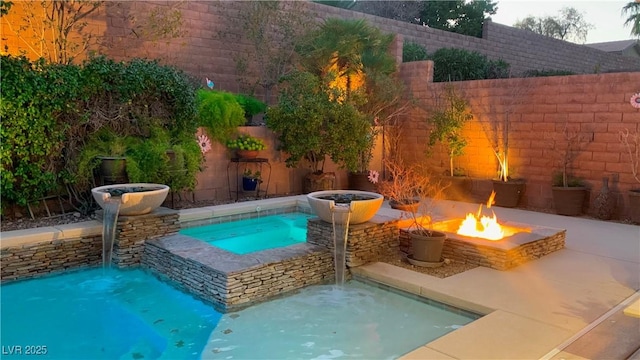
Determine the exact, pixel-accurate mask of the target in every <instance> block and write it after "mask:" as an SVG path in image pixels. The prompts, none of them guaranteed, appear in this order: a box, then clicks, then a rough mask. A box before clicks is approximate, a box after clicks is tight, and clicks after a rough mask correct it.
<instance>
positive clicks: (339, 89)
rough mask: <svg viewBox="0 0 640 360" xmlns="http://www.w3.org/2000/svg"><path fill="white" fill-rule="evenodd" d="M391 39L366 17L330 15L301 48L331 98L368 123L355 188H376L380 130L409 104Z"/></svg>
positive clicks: (353, 172)
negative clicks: (374, 172)
mask: <svg viewBox="0 0 640 360" xmlns="http://www.w3.org/2000/svg"><path fill="white" fill-rule="evenodd" d="M392 41H393V34H388V33H383V32H381V31H380V30H379V29H378V28H376V27H374V26H371V25H370V24H368V23H367V21H365V20H363V19H358V20H352V19H350V20H345V19H338V18H329V19H326V20H325V21H324V23H322V24H321V25H320V26H319V27H318V28H317V29H315V30H314V31H311V32H310V33H309V35H308V36H306V37H305V38H303V39H302V41H301V43H300V44H299V46H298V49H299V51H298V54H299V58H300V61H301V65H302V67H303V68H304V69H305V70H306V71H308V72H310V73H312V74H313V75H315V76H318V77H320V78H322V79H323V80H324V81H326V82H327V85H328V87H329V91H330V92H331V97H332V99H334V100H335V101H337V102H338V103H340V104H343V105H351V106H353V107H355V108H356V109H357V112H358V113H360V114H361V116H362V117H364V119H365V120H366V122H367V123H368V126H367V128H366V130H367V134H366V136H362V137H360V138H359V144H358V149H359V153H358V154H357V159H356V166H355V168H348V170H349V174H348V179H349V188H350V189H360V190H365V191H373V190H375V189H374V188H373V186H372V184H371V183H370V182H369V181H368V176H369V173H370V171H371V170H381V169H379V168H378V169H372V168H370V163H371V159H372V158H373V150H374V148H375V146H376V143H377V137H378V134H379V130H380V129H381V126H383V125H384V124H385V123H386V122H387V119H388V118H390V117H393V116H397V115H398V114H399V110H400V109H403V105H404V103H405V101H404V98H403V94H404V91H403V90H404V89H403V88H402V86H401V82H400V81H398V79H396V77H395V76H394V74H395V72H396V70H397V66H396V60H395V58H394V57H393V56H392V55H391V54H390V52H389V47H390V45H391V43H392ZM349 161H352V160H349Z"/></svg>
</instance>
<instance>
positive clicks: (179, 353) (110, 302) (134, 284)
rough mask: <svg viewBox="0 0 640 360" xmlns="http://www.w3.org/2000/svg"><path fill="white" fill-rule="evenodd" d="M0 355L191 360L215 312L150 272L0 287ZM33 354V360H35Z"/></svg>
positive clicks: (100, 273) (81, 274)
mask: <svg viewBox="0 0 640 360" xmlns="http://www.w3.org/2000/svg"><path fill="white" fill-rule="evenodd" d="M1 290H2V309H1V315H2V320H1V326H2V334H1V335H0V340H1V342H2V351H3V355H9V354H11V358H12V359H14V358H16V359H21V358H33V357H34V355H37V354H35V353H36V351H39V353H40V355H47V356H45V357H44V358H47V359H119V358H128V359H143V358H144V359H155V358H159V357H164V358H171V359H197V358H199V357H200V353H201V352H202V349H203V346H204V344H205V343H206V340H207V338H208V337H209V334H210V333H211V332H212V331H213V330H214V329H215V327H216V325H217V323H218V320H219V319H220V316H221V314H220V313H219V312H217V311H215V310H214V309H213V308H212V307H210V306H208V305H206V304H204V303H203V302H201V301H199V300H196V299H194V298H193V297H192V296H190V295H187V294H185V293H183V292H180V291H177V290H175V289H174V288H173V287H171V286H170V285H168V284H166V283H163V282H161V281H160V280H158V279H156V278H155V277H154V276H153V275H151V274H149V273H147V272H145V271H142V270H140V269H136V270H114V269H104V270H103V269H90V270H82V271H74V272H70V273H64V274H61V275H57V276H47V277H43V278H38V279H34V280H27V281H19V282H15V283H11V284H7V285H2V287H1ZM35 357H40V356H35Z"/></svg>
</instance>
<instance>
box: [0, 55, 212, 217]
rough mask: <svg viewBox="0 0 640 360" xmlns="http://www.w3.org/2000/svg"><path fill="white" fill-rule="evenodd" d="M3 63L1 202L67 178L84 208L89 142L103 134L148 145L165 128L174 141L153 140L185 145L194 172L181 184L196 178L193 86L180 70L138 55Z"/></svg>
mask: <svg viewBox="0 0 640 360" xmlns="http://www.w3.org/2000/svg"><path fill="white" fill-rule="evenodd" d="M1 60H2V81H1V87H2V88H1V100H2V101H1V103H0V116H2V119H3V126H2V128H1V129H0V142H1V152H0V156H1V158H0V163H1V166H2V167H1V170H2V174H1V178H2V183H1V191H2V196H3V205H5V204H13V203H15V204H19V205H25V204H26V203H27V202H29V201H31V200H37V199H39V198H42V197H43V196H45V195H47V194H48V193H50V192H52V191H53V190H55V189H57V188H58V187H59V185H60V184H61V183H62V182H63V181H64V182H66V183H67V184H70V185H73V186H74V191H73V193H74V196H75V197H76V200H79V201H81V202H83V201H84V203H83V204H79V206H80V207H81V209H88V208H89V206H88V204H89V203H90V201H91V200H90V199H91V197H90V194H88V190H89V187H90V186H91V185H92V183H93V176H92V175H93V174H92V171H91V169H92V168H93V167H95V159H93V158H91V157H90V156H89V155H90V152H91V151H94V156H95V151H97V150H96V149H95V148H94V149H93V150H92V149H91V146H90V145H91V144H90V142H91V141H92V139H94V138H96V137H97V135H96V134H97V133H98V131H105V132H107V131H110V132H112V133H113V134H114V138H115V139H130V138H132V139H137V140H138V141H139V142H141V143H144V142H145V141H155V140H157V139H156V138H155V136H156V135H154V134H156V133H157V130H158V129H164V130H163V131H166V132H167V135H166V139H167V140H169V139H170V141H169V143H168V144H165V143H163V145H160V144H156V145H157V146H158V148H159V147H161V146H167V147H166V148H164V149H163V151H166V150H167V149H169V148H173V147H175V148H176V149H179V151H181V150H182V149H184V151H183V156H184V157H185V166H186V167H187V168H188V169H190V170H189V171H186V172H184V174H186V175H185V176H186V177H191V179H183V180H184V181H182V183H183V184H194V183H195V171H193V169H194V168H197V167H198V168H199V165H200V162H201V161H202V155H201V153H200V152H199V148H198V144H197V142H196V140H195V137H194V134H195V131H196V128H197V125H198V123H197V118H196V100H195V87H194V86H193V85H192V82H191V80H190V79H189V78H188V77H187V76H186V75H185V74H184V73H183V72H181V71H179V70H177V69H175V68H173V67H169V66H162V65H159V64H158V63H157V62H155V61H147V60H141V59H134V60H131V61H130V62H114V61H113V60H109V59H107V58H105V57H93V58H90V59H89V60H87V61H85V62H84V63H83V65H82V66H78V65H60V64H46V63H45V62H44V60H38V61H37V62H35V63H31V62H30V61H28V60H27V59H26V58H24V57H11V56H2V59H1ZM101 129H102V130H101ZM114 143H115V142H112V145H113V144H114ZM129 146H130V144H127V145H126V146H125V147H126V148H127V149H129ZM85 147H87V149H86V150H84V151H83V148H85ZM111 147H113V146H111ZM187 149H189V150H187ZM194 149H196V150H197V151H193V150H194ZM111 150H113V149H111ZM129 150H130V149H129ZM87 158H89V159H90V160H87ZM166 158H167V156H166V155H164V158H163V159H166ZM187 158H188V160H187ZM152 160H153V159H152ZM83 161H84V163H83ZM154 161H157V158H156V159H155V160H154ZM134 173H135V172H134ZM134 179H135V176H134ZM174 190H179V188H178V189H176V188H174Z"/></svg>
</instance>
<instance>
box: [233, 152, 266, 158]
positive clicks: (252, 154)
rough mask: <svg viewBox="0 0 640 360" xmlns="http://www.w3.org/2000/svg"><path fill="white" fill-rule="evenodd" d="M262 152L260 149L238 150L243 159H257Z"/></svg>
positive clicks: (237, 153) (238, 154)
mask: <svg viewBox="0 0 640 360" xmlns="http://www.w3.org/2000/svg"><path fill="white" fill-rule="evenodd" d="M258 154H260V152H259V151H258V150H236V155H237V156H238V157H239V158H241V159H255V158H257V157H258Z"/></svg>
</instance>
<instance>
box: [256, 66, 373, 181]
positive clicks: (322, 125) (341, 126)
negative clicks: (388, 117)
mask: <svg viewBox="0 0 640 360" xmlns="http://www.w3.org/2000/svg"><path fill="white" fill-rule="evenodd" d="M267 126H268V127H269V128H270V129H272V130H273V131H274V132H275V133H276V134H277V136H278V141H279V143H280V150H283V151H285V152H287V153H288V154H289V157H288V158H287V159H286V161H285V162H286V165H287V166H288V167H295V166H297V165H298V163H299V162H300V161H303V160H306V161H308V162H309V164H310V165H311V169H312V171H313V172H314V173H321V172H322V169H323V166H324V160H325V158H326V157H327V156H329V157H330V158H331V159H332V160H333V161H334V162H335V163H336V164H338V165H339V166H341V167H344V168H347V169H348V170H351V171H355V170H356V169H357V166H358V161H359V158H360V155H361V154H362V153H364V152H366V151H367V149H368V146H369V142H368V140H367V136H368V135H369V134H370V130H371V127H370V123H369V122H368V121H367V119H366V118H365V117H364V116H362V115H361V114H360V113H359V112H358V111H357V110H356V108H355V107H354V106H352V105H351V104H349V103H340V102H338V101H337V96H336V92H335V91H332V90H331V89H330V88H329V87H328V86H327V84H326V82H323V81H322V80H321V79H320V78H319V77H318V76H315V75H313V74H311V73H309V72H296V73H293V74H291V75H290V76H288V77H286V78H285V79H283V86H282V88H281V91H280V98H279V101H278V105H277V106H274V107H271V108H269V109H268V110H267Z"/></svg>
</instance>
